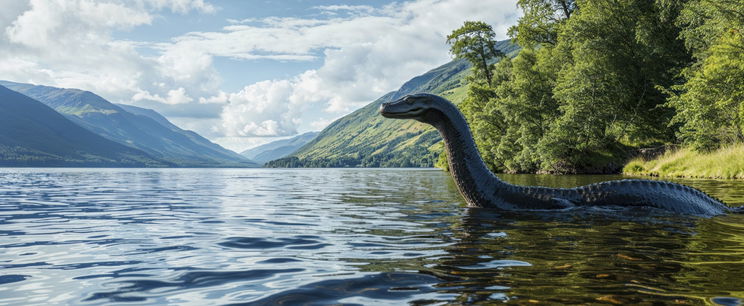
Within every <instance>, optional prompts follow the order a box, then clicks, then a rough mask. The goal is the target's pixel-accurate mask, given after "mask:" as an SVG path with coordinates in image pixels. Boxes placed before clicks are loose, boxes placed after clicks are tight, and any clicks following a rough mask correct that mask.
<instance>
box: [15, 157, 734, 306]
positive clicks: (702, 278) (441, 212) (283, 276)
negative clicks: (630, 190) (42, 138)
mask: <svg viewBox="0 0 744 306" xmlns="http://www.w3.org/2000/svg"><path fill="white" fill-rule="evenodd" d="M503 178H504V179H506V180H508V181H511V182H514V183H518V184H530V185H547V186H560V187H569V186H576V185H582V184H586V183H591V182H595V181H601V180H607V179H617V178H619V177H617V176H562V177H554V176H535V175H505V176H503ZM681 182H683V183H685V184H689V185H692V186H695V187H698V188H700V189H703V190H704V191H706V192H708V193H710V194H712V195H714V196H716V197H718V198H721V199H722V200H724V201H726V202H727V203H730V204H734V205H741V204H744V182H743V181H716V180H686V181H681ZM742 275H744V215H729V216H719V217H715V218H710V219H702V218H696V217H675V216H672V215H669V214H666V213H663V212H658V211H649V210H645V211H644V210H636V211H625V212H618V211H604V210H585V211H565V212H550V213H549V212H542V213H505V212H499V211H494V210H488V209H468V208H465V207H464V204H463V202H462V200H461V199H460V197H459V196H458V194H457V192H456V190H455V189H454V186H453V185H452V182H451V180H450V178H449V177H448V176H447V174H446V173H443V172H440V171H437V170H410V169H409V170H400V169H398V170H393V169H376V170H372V169H317V170H309V169H301V170H281V169H0V304H3V305H6V304H14V305H27V304H34V303H35V304H81V303H90V304H102V303H112V302H114V303H122V304H126V303H140V304H141V303H146V304H152V303H172V304H184V303H197V304H199V303H201V304H205V303H206V304H246V303H248V304H266V305H274V304H279V303H285V304H296V303H301V302H310V301H312V302H316V303H320V304H330V303H350V304H389V303H406V302H409V303H416V304H428V303H441V302H445V303H446V302H450V303H477V302H481V301H484V302H489V301H491V302H493V301H506V302H516V303H572V304H573V303H606V304H632V303H641V302H643V303H652V302H661V303H669V304H672V303H681V304H703V303H718V304H723V305H735V304H737V303H742V301H743V300H744V282H743V281H742V280H741V279H742Z"/></svg>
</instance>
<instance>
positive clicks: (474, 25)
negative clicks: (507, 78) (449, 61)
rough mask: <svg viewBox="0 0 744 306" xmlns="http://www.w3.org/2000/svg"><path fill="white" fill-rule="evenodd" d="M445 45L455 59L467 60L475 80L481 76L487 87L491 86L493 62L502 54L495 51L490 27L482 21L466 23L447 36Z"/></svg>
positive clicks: (494, 39)
mask: <svg viewBox="0 0 744 306" xmlns="http://www.w3.org/2000/svg"><path fill="white" fill-rule="evenodd" d="M447 44H449V45H450V46H451V47H450V52H451V53H452V54H453V55H455V57H457V58H464V59H467V60H468V61H469V62H470V63H471V64H472V65H473V72H474V74H475V75H476V79H477V78H479V77H481V76H482V77H483V78H484V79H485V81H486V84H487V85H489V86H490V85H491V84H492V79H493V73H492V70H493V61H494V60H495V59H497V58H499V57H503V56H504V54H503V53H502V52H501V51H500V50H498V49H496V34H495V33H494V32H493V28H491V26H490V25H488V24H487V23H485V22H482V21H466V22H465V24H464V25H463V26H462V27H460V28H459V29H457V30H454V31H453V32H452V34H450V35H448V36H447Z"/></svg>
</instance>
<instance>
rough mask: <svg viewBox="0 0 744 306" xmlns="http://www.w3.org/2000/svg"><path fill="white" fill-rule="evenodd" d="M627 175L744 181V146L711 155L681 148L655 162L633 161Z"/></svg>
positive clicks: (720, 150) (728, 148) (625, 169)
mask: <svg viewBox="0 0 744 306" xmlns="http://www.w3.org/2000/svg"><path fill="white" fill-rule="evenodd" d="M623 174H628V175H649V176H662V177H690V178H716V179H744V144H737V145H731V146H728V147H724V148H721V149H719V150H717V151H714V152H711V153H698V152H695V151H693V150H691V149H680V150H677V151H673V152H668V153H665V154H664V155H662V156H660V157H658V158H655V159H652V160H644V159H641V158H636V159H634V160H631V161H630V162H629V163H628V164H627V165H625V168H623Z"/></svg>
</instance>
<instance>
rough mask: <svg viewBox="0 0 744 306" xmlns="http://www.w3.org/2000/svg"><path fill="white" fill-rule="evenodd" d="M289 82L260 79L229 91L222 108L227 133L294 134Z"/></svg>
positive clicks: (294, 125) (290, 84) (257, 134)
mask: <svg viewBox="0 0 744 306" xmlns="http://www.w3.org/2000/svg"><path fill="white" fill-rule="evenodd" d="M292 90H293V88H292V83H291V82H290V81H286V80H283V81H263V82H258V83H256V84H252V85H249V86H246V87H245V88H243V89H242V90H241V91H239V92H237V93H234V94H230V96H229V97H228V101H229V103H228V104H227V105H226V106H225V107H224V109H223V110H222V126H223V127H224V129H225V132H226V134H227V136H258V137H262V136H285V135H293V134H296V133H297V130H296V122H294V121H293V120H292V119H293V117H294V115H295V114H294V110H295V109H293V108H292V107H291V102H290V97H291V96H292Z"/></svg>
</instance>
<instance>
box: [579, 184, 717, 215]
mask: <svg viewBox="0 0 744 306" xmlns="http://www.w3.org/2000/svg"><path fill="white" fill-rule="evenodd" d="M574 189H575V190H576V192H577V193H578V194H579V195H580V197H581V200H580V202H578V203H577V205H582V206H583V205H589V206H603V205H618V206H651V207H656V208H660V209H666V210H670V211H674V212H678V213H684V214H696V215H706V216H714V215H720V214H725V213H727V212H728V211H729V208H728V206H726V205H725V204H723V203H722V202H721V201H719V200H717V199H715V198H713V197H711V196H709V195H707V194H706V193H704V192H702V191H700V190H697V189H695V188H692V187H688V186H685V185H680V184H676V183H671V182H665V181H651V180H621V181H610V182H602V183H597V184H591V185H586V186H582V187H576V188H574Z"/></svg>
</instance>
